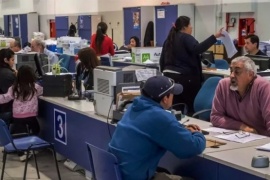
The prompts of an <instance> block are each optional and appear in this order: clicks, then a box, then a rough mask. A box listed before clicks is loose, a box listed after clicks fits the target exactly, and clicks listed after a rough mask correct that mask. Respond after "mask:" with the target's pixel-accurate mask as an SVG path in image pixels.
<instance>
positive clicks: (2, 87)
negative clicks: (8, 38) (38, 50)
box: [0, 49, 16, 124]
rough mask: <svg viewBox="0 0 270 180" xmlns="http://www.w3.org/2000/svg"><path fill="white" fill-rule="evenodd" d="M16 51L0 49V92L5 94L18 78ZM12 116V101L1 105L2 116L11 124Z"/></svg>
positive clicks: (0, 114) (0, 112) (0, 115)
mask: <svg viewBox="0 0 270 180" xmlns="http://www.w3.org/2000/svg"><path fill="white" fill-rule="evenodd" d="M13 66H14V52H13V51H12V50H11V49H1V50H0V94H5V93H7V91H8V88H9V87H10V86H12V85H13V83H14V81H15V79H16V71H15V70H14V69H12V67H13ZM11 117H12V102H9V103H6V104H1V105H0V118H1V119H3V120H4V121H6V122H7V123H8V124H9V121H10V119H11Z"/></svg>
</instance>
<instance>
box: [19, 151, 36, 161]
mask: <svg viewBox="0 0 270 180" xmlns="http://www.w3.org/2000/svg"><path fill="white" fill-rule="evenodd" d="M26 156H27V153H26V152H25V153H24V154H23V155H21V156H20V161H21V162H24V161H25V160H26ZM32 156H33V153H32V152H31V151H30V152H29V155H28V159H30V158H31V157H32Z"/></svg>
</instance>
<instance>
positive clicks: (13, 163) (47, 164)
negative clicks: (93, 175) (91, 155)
mask: <svg viewBox="0 0 270 180" xmlns="http://www.w3.org/2000/svg"><path fill="white" fill-rule="evenodd" d="M0 151H1V153H0V168H1V170H2V165H3V163H2V160H3V159H2V157H3V153H2V148H0ZM37 161H38V167H39V172H40V179H41V180H50V179H51V180H57V179H58V178H57V171H56V167H55V164H54V160H53V156H52V153H51V152H50V151H41V152H39V153H38V154H37ZM58 165H59V169H60V173H61V178H62V180H75V179H76V180H85V179H86V178H85V177H84V175H82V174H80V173H78V172H73V171H71V170H69V169H67V168H66V167H65V166H64V165H63V162H58ZM23 171H24V162H20V161H19V157H18V155H16V154H10V155H8V156H7V163H6V168H5V175H4V180H21V179H22V177H23ZM1 172H2V171H0V174H1ZM35 179H37V173H36V168H35V163H34V158H31V159H30V161H29V164H28V169H27V180H35Z"/></svg>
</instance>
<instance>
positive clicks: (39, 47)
mask: <svg viewBox="0 0 270 180" xmlns="http://www.w3.org/2000/svg"><path fill="white" fill-rule="evenodd" d="M31 49H32V51H34V52H38V53H44V54H46V55H47V56H48V60H49V61H50V64H54V63H57V62H58V56H57V55H56V54H55V53H54V52H52V51H49V50H48V49H47V48H46V46H45V43H44V42H43V41H41V40H39V39H34V40H33V41H32V42H31Z"/></svg>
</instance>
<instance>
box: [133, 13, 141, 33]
mask: <svg viewBox="0 0 270 180" xmlns="http://www.w3.org/2000/svg"><path fill="white" fill-rule="evenodd" d="M133 28H134V29H140V12H133Z"/></svg>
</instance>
